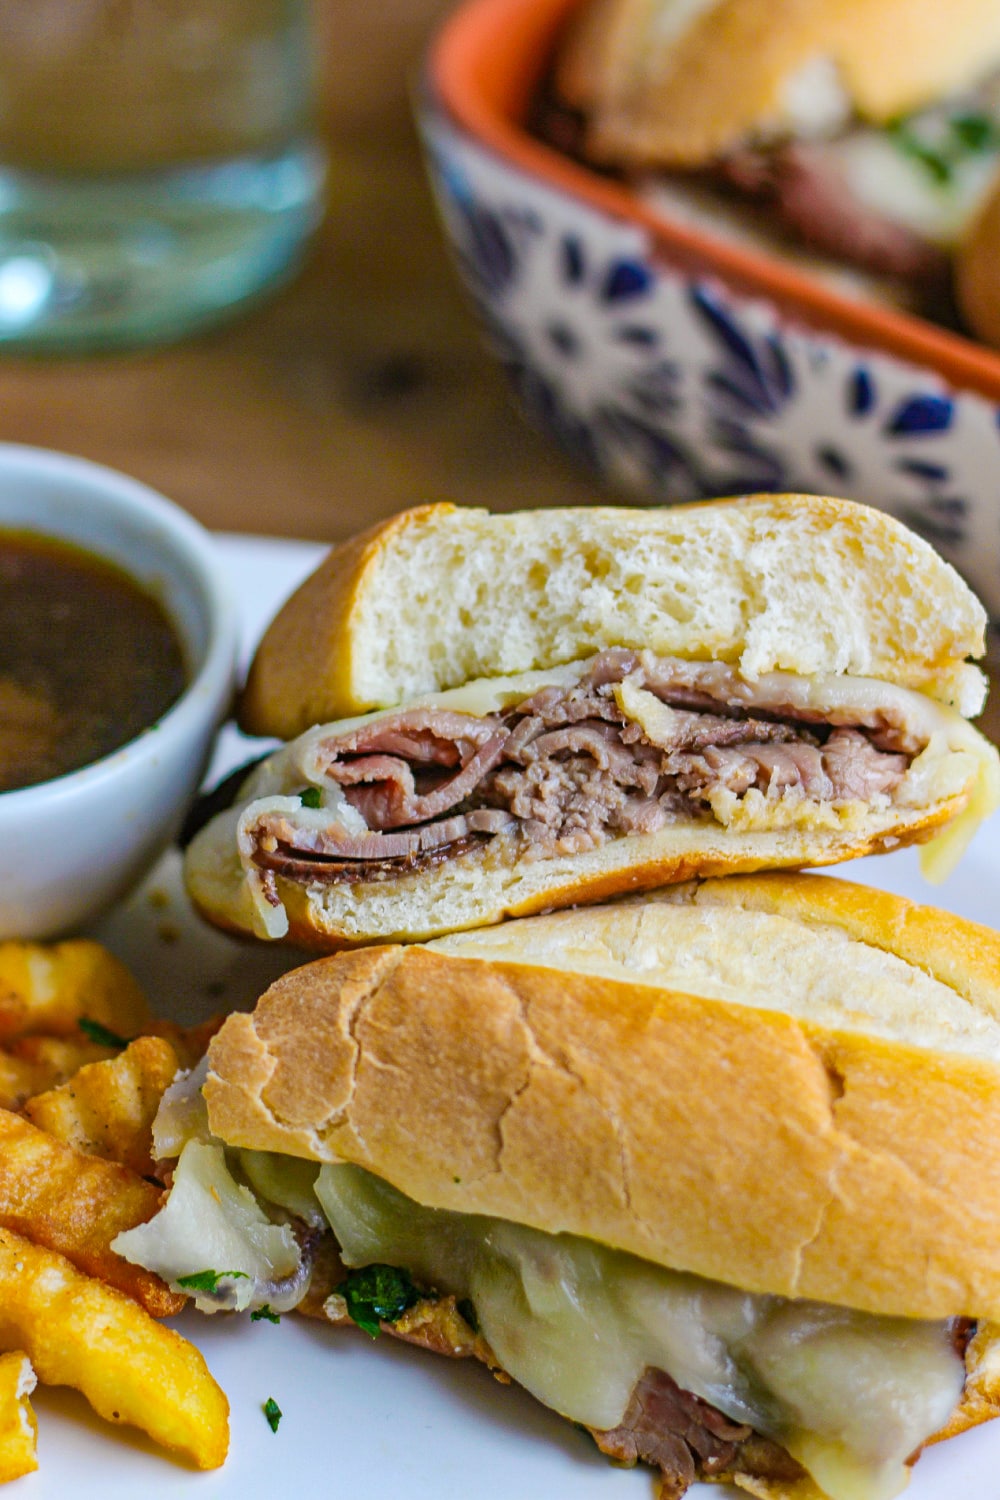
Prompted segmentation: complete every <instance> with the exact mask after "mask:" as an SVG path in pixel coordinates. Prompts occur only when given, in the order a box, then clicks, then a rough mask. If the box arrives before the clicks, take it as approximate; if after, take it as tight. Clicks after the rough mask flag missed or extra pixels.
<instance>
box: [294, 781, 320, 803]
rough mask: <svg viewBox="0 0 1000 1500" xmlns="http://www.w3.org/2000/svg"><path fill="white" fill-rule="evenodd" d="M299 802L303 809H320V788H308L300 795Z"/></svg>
mask: <svg viewBox="0 0 1000 1500" xmlns="http://www.w3.org/2000/svg"><path fill="white" fill-rule="evenodd" d="M299 801H300V802H301V803H302V806H303V807H319V806H320V805H321V801H322V793H321V792H320V789H319V787H318V786H307V787H306V789H305V791H304V792H300V793H299Z"/></svg>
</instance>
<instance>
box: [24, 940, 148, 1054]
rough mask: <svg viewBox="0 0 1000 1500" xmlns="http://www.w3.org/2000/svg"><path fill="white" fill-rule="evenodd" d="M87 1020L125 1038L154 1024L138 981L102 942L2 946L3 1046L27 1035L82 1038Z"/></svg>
mask: <svg viewBox="0 0 1000 1500" xmlns="http://www.w3.org/2000/svg"><path fill="white" fill-rule="evenodd" d="M82 1018H86V1019H88V1020H91V1021H97V1022H98V1023H99V1024H100V1025H102V1026H106V1027H107V1028H108V1030H109V1031H113V1032H116V1033H117V1034H118V1035H120V1036H126V1037H128V1036H135V1035H136V1033H137V1032H139V1031H141V1030H142V1029H143V1026H144V1025H145V1024H146V1023H147V1022H148V1021H149V1006H148V1005H147V1004H146V998H145V996H144V995H143V993H142V991H141V989H140V988H139V986H138V984H137V983H136V981H135V980H134V979H133V978H132V975H131V974H130V973H129V971H128V969H126V967H125V965H124V964H123V963H121V962H120V961H119V960H118V959H117V958H115V957H114V955H113V954H111V953H109V952H108V951H107V949H106V948H102V947H101V945H100V943H94V942H91V941H90V940H89V939H86V938H74V939H71V940H69V941H67V942H64V943H20V942H4V943H0V1042H5V1041H9V1040H10V1039H11V1038H12V1037H16V1036H22V1035H24V1034H25V1033H27V1032H36V1033H42V1034H44V1035H47V1036H65V1037H78V1036H79V1035H80V1021H81V1019H82Z"/></svg>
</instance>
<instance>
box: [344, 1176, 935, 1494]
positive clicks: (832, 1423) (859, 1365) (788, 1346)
mask: <svg viewBox="0 0 1000 1500" xmlns="http://www.w3.org/2000/svg"><path fill="white" fill-rule="evenodd" d="M316 1193H317V1196H318V1198H319V1199H320V1202H321V1203H322V1204H323V1207H324V1209H325V1210H326V1213H327V1217H328V1218H329V1220H330V1223H331V1225H332V1226H333V1229H334V1232H335V1233H336V1235H337V1239H338V1241H339V1242H340V1245H341V1248H342V1255H343V1259H344V1262H345V1264H347V1265H349V1266H355V1265H357V1266H360V1265H368V1264H371V1263H373V1262H381V1263H386V1264H390V1265H396V1266H400V1267H402V1268H405V1269H406V1270H407V1271H409V1273H410V1274H411V1275H412V1276H413V1277H414V1278H415V1279H416V1280H417V1281H418V1282H420V1283H421V1284H423V1285H425V1286H431V1287H435V1288H437V1289H438V1290H440V1291H442V1292H448V1293H453V1294H454V1295H456V1296H459V1297H467V1298H469V1299H471V1301H472V1303H473V1305H474V1306H475V1310H476V1316H477V1318H478V1320H479V1326H480V1328H481V1330H482V1333H483V1335H484V1337H485V1338H486V1340H487V1341H488V1343H489V1344H490V1346H491V1347H492V1349H493V1351H494V1353H495V1354H496V1355H497V1358H498V1359H499V1360H500V1363H501V1365H502V1366H503V1368H504V1369H505V1370H506V1371H507V1372H508V1373H509V1374H510V1375H512V1376H513V1377H514V1378H515V1379H516V1380H517V1381H518V1382H519V1383H520V1384H521V1385H523V1386H525V1387H526V1388H527V1389H528V1390H529V1391H531V1392H532V1394H533V1395H535V1396H537V1397H538V1399H539V1400H541V1401H543V1402H544V1403H545V1404H546V1405H547V1406H551V1407H553V1408H554V1409H555V1410H556V1411H559V1412H562V1413H563V1414H564V1415H565V1416H567V1417H570V1418H571V1419H572V1420H574V1421H577V1422H581V1423H584V1424H586V1425H587V1426H588V1427H593V1428H597V1429H600V1430H606V1429H608V1428H613V1427H615V1426H617V1424H618V1423H619V1422H620V1421H621V1419H622V1417H623V1415H624V1413H625V1410H626V1407H627V1406H628V1402H629V1398H630V1396H631V1394H632V1391H633V1389H634V1388H635V1386H636V1384H637V1383H638V1381H639V1380H640V1378H641V1377H642V1374H643V1372H644V1371H645V1370H646V1369H647V1368H653V1369H659V1370H664V1371H666V1373H667V1374H669V1375H670V1376H671V1377H672V1378H673V1379H674V1380H675V1381H676V1382H677V1384H678V1385H679V1386H681V1387H682V1389H684V1390H689V1391H693V1392H694V1393H695V1394H696V1395H699V1396H701V1397H702V1398H703V1399H704V1400H706V1401H709V1402H711V1403H712V1405H713V1406H716V1407H717V1408H718V1409H719V1410H720V1411H723V1412H724V1413H725V1414H726V1415H727V1416H729V1417H731V1418H732V1419H733V1420H734V1421H737V1422H746V1423H748V1424H749V1425H750V1426H752V1427H753V1428H754V1430H755V1431H756V1432H759V1433H762V1434H764V1435H765V1436H768V1437H771V1438H773V1439H774V1440H776V1441H777V1442H779V1443H781V1444H782V1445H783V1446H784V1447H785V1448H787V1449H788V1451H789V1452H791V1453H792V1454H793V1455H794V1456H795V1457H796V1458H798V1459H799V1461H800V1462H801V1463H802V1464H803V1465H804V1466H805V1467H806V1468H807V1469H808V1470H809V1472H810V1473H811V1474H812V1475H813V1476H814V1478H815V1479H816V1480H817V1482H818V1483H819V1484H820V1485H821V1486H822V1488H823V1489H824V1491H825V1493H826V1494H827V1495H828V1496H829V1497H830V1500H890V1497H892V1496H894V1495H897V1494H898V1493H899V1492H900V1491H901V1490H902V1489H903V1488H904V1487H905V1485H906V1482H907V1479H908V1477H909V1471H908V1468H907V1464H906V1460H907V1459H908V1458H909V1457H910V1455H911V1454H912V1453H913V1452H914V1451H915V1450H916V1449H918V1448H919V1447H920V1446H921V1445H922V1444H923V1443H924V1441H925V1440H926V1439H927V1438H928V1437H929V1436H930V1435H931V1434H932V1433H934V1432H936V1431H937V1430H938V1429H940V1428H941V1427H943V1426H944V1425H945V1424H946V1423H947V1421H948V1418H949V1417H950V1416H951V1413H952V1412H953V1410H954V1408H955V1406H956V1404H957V1402H958V1400H959V1398H960V1395H961V1391H962V1386H963V1382H964V1377H965V1370H964V1365H963V1362H962V1360H961V1359H960V1358H959V1357H958V1356H957V1354H956V1353H955V1350H954V1347H953V1344H952V1340H951V1337H950V1334H949V1330H948V1328H947V1326H946V1325H945V1324H940V1323H921V1322H916V1321H913V1320H909V1319H904V1318H880V1317H875V1316H873V1315H872V1314H870V1313H859V1312H855V1311H853V1310H851V1309H850V1308H843V1307H832V1306H828V1305H825V1304H821V1303H814V1302H795V1301H790V1300H788V1299H786V1298H781V1297H768V1296H760V1295H751V1294H749V1293H745V1292H742V1291H739V1290H738V1289H737V1288H735V1287H728V1286H724V1285H722V1284H721V1283H718V1282H710V1281H705V1280H703V1279H702V1278H700V1277H697V1276H690V1275H686V1274H682V1273H680V1272H674V1271H669V1270H666V1269H664V1268H662V1267H659V1266H654V1265H652V1264H651V1263H650V1262H648V1261H643V1260H639V1259H637V1258H636V1257H635V1256H631V1255H626V1254H623V1253H621V1252H619V1251H614V1250H609V1249H607V1248H605V1247H604V1246H601V1245H598V1244H595V1243H593V1242H592V1241H589V1240H582V1239H578V1238H576V1237H575V1236H572V1235H550V1234H544V1233H542V1232H540V1231H538V1230H534V1229H528V1228H525V1227H524V1226H523V1225H516V1224H511V1223H508V1222H506V1221H504V1220H500V1219H489V1218H483V1217H479V1216H473V1215H465V1214H457V1213H451V1212H447V1211H444V1210H435V1209H427V1208H423V1207H422V1206H420V1205H419V1204H416V1203H414V1202H412V1201H411V1200H410V1199H408V1198H405V1197H404V1196H403V1195H402V1194H401V1193H398V1192H397V1191H396V1190H395V1189H394V1188H392V1187H390V1186H389V1184H388V1183H385V1182H383V1181H381V1180H380V1179H379V1178H376V1177H373V1176H371V1175H370V1174H369V1173H367V1172H364V1171H362V1170H361V1169H360V1168H359V1167H354V1166H348V1165H339V1166H325V1167H323V1168H322V1169H321V1171H320V1174H319V1177H318V1179H317V1183H316Z"/></svg>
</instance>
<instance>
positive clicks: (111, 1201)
mask: <svg viewBox="0 0 1000 1500" xmlns="http://www.w3.org/2000/svg"><path fill="white" fill-rule="evenodd" d="M161 1198H162V1194H161V1191H160V1189H159V1188H157V1187H154V1186H153V1184H152V1183H150V1182H146V1181H144V1179H143V1178H141V1177H138V1176H136V1174H135V1173H134V1172H130V1171H128V1170H127V1168H125V1167H122V1166H119V1165H118V1164H117V1163H116V1162H108V1161H103V1160H102V1159H101V1158H100V1157H96V1156H85V1155H84V1154H83V1153H82V1152H80V1151H75V1150H74V1149H73V1147H72V1146H66V1145H64V1144H63V1143H62V1142H61V1141H57V1140H55V1139H54V1138H53V1137H52V1136H49V1135H46V1133H45V1132H44V1131H43V1130H39V1129H37V1127H36V1126H34V1125H32V1124H31V1122H30V1121H29V1120H24V1119H22V1118H21V1117H20V1116H19V1115H15V1114H11V1113H10V1112H9V1111H8V1110H0V1226H2V1227H3V1228H5V1229H9V1230H13V1231H14V1232H15V1233H17V1234H23V1235H26V1236H27V1238H28V1239H30V1240H32V1241H34V1243H35V1244H37V1245H42V1246H44V1247H45V1248H46V1249H49V1250H52V1251H55V1252H57V1253H58V1254H60V1255H64V1256H66V1258H67V1259H68V1260H70V1261H72V1263H73V1264H74V1265H75V1266H78V1267H79V1268H80V1270H81V1271H85V1272H87V1274H88V1275H92V1276H100V1277H101V1279H102V1280H104V1281H106V1282H108V1283H109V1285H111V1286H113V1287H117V1289H118V1290H119V1291H121V1292H124V1293H125V1294H126V1295H127V1296H129V1297H133V1298H135V1300H136V1301H137V1302H140V1303H141V1304H142V1306H143V1307H144V1308H145V1309H146V1311H147V1312H148V1313H151V1314H152V1316H153V1317H158V1318H164V1317H169V1316H170V1315H171V1314H172V1313H176V1312H179V1311H180V1309H181V1308H182V1307H183V1305H184V1298H183V1297H181V1296H178V1295H177V1294H176V1293H174V1292H171V1291H170V1290H169V1289H168V1288H167V1287H166V1286H165V1285H164V1283H163V1282H162V1281H161V1280H160V1279H159V1277H158V1276H154V1275H152V1273H151V1272H149V1271H145V1270H143V1269H142V1267H140V1266H133V1265H130V1264H129V1263H128V1261H126V1260H123V1259H122V1257H121V1256H119V1255H115V1254H114V1252H113V1251H112V1250H111V1249H110V1245H111V1241H112V1240H113V1239H114V1238H115V1236H116V1235H117V1234H120V1233H121V1232H122V1231H123V1230H125V1229H133V1228H134V1227H135V1225H136V1224H142V1223H145V1221H146V1220H147V1219H151V1218H152V1216H153V1214H155V1213H156V1212H157V1210H158V1209H159V1207H160V1203H161Z"/></svg>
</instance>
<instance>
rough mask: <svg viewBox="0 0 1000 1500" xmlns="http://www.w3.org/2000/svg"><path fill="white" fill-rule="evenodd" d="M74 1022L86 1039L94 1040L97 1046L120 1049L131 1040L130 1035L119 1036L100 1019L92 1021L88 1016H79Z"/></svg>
mask: <svg viewBox="0 0 1000 1500" xmlns="http://www.w3.org/2000/svg"><path fill="white" fill-rule="evenodd" d="M76 1024H77V1025H78V1026H79V1028H80V1030H81V1031H82V1032H83V1034H84V1036H85V1037H86V1038H87V1040H88V1041H89V1042H96V1043H97V1045H98V1046H99V1047H117V1048H118V1049H119V1050H121V1049H122V1048H123V1047H127V1046H128V1044H129V1042H130V1041H131V1040H132V1038H131V1037H127V1036H119V1035H118V1033H117V1031H111V1030H110V1029H109V1028H108V1027H107V1026H104V1025H102V1024H101V1022H100V1021H92V1020H91V1019H90V1017H89V1016H81V1017H80V1019H79V1020H78V1021H77V1023H76Z"/></svg>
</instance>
